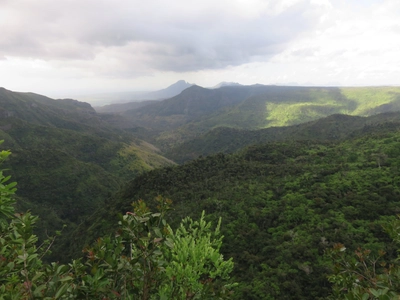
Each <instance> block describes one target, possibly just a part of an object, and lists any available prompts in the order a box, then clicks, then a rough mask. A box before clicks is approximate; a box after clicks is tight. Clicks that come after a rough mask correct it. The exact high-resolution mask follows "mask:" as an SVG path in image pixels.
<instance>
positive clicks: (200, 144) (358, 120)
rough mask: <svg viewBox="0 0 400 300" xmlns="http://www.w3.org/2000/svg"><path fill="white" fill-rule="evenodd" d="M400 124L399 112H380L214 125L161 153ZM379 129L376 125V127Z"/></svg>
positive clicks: (189, 155) (210, 150)
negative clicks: (253, 125)
mask: <svg viewBox="0 0 400 300" xmlns="http://www.w3.org/2000/svg"><path fill="white" fill-rule="evenodd" d="M383 124H391V125H390V126H400V125H399V124H400V113H399V112H392V113H382V114H378V115H373V116H370V117H358V116H349V115H339V114H335V115H331V116H328V117H326V118H321V119H318V120H315V121H310V122H307V123H302V124H299V125H292V126H285V127H269V128H265V129H259V130H246V129H239V128H232V127H217V128H215V129H213V130H210V131H209V132H207V133H205V134H203V135H201V136H199V137H197V138H195V139H193V140H189V141H186V142H184V143H182V144H178V145H177V146H175V147H172V148H171V149H169V150H168V151H166V152H165V153H164V155H165V156H166V157H168V158H170V159H172V160H174V161H175V162H177V163H183V162H185V161H188V160H191V159H195V158H197V157H199V156H207V155H211V154H215V153H218V152H223V153H233V152H236V151H238V150H240V149H243V148H245V147H247V146H250V145H254V144H260V143H265V142H275V141H294V140H319V141H335V140H341V139H344V138H346V137H349V136H356V135H359V134H362V133H363V132H365V131H369V130H374V129H375V128H377V127H376V125H383ZM378 130H379V129H378Z"/></svg>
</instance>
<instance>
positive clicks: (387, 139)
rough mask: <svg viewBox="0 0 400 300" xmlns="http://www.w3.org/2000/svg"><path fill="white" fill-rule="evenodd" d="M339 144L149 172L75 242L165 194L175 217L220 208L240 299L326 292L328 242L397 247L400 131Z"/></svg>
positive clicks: (299, 144) (386, 129)
mask: <svg viewBox="0 0 400 300" xmlns="http://www.w3.org/2000/svg"><path fill="white" fill-rule="evenodd" d="M371 128H373V129H372V130H367V131H366V132H365V133H364V134H357V137H352V138H349V139H347V140H344V141H340V142H336V143H327V142H315V141H314V142H313V141H294V142H289V141H288V142H280V143H267V144H263V145H258V146H252V147H250V148H248V149H246V150H244V151H241V152H239V153H237V154H232V155H226V154H218V155H214V156H209V157H206V158H199V159H197V160H194V161H192V162H189V163H187V164H185V165H181V166H175V167H168V168H162V169H157V170H153V171H150V172H147V173H145V174H143V175H141V176H139V177H137V178H135V179H134V180H133V181H132V182H130V183H129V184H128V185H127V186H126V187H125V188H124V189H123V190H121V191H120V192H119V193H118V194H117V195H116V196H115V197H114V198H113V200H112V201H109V202H108V203H107V205H106V206H105V207H104V208H103V210H100V211H98V212H97V213H96V214H95V215H94V216H92V218H91V219H89V220H87V221H86V223H85V224H82V226H81V227H80V228H78V229H77V230H76V231H75V233H74V239H73V240H72V241H71V243H72V244H74V245H79V244H80V243H82V239H84V238H87V237H88V236H90V237H92V238H94V237H96V236H98V235H101V234H102V233H104V232H107V230H110V229H109V228H110V227H111V225H110V224H112V221H111V220H113V219H114V218H115V217H116V215H117V214H118V213H122V212H126V211H129V210H130V203H131V202H132V201H134V200H138V199H143V200H145V201H146V202H148V203H150V204H151V203H153V199H154V197H156V196H157V195H163V196H164V197H168V198H171V199H172V200H173V202H174V210H173V211H172V212H171V214H170V218H171V223H174V222H177V221H178V220H180V219H181V218H182V217H184V216H187V215H189V216H193V217H198V216H199V215H200V213H201V211H202V210H205V211H206V213H207V214H208V217H209V218H210V219H212V220H214V221H215V220H217V218H218V217H219V216H222V220H223V223H222V232H223V234H224V235H225V238H224V247H223V252H224V254H225V255H226V256H227V257H233V258H234V261H235V271H234V272H235V276H236V280H237V281H238V282H239V288H238V290H237V292H236V294H235V298H236V299H325V297H326V296H327V295H328V294H329V293H330V284H329V283H328V281H327V275H328V274H330V273H331V266H330V262H329V260H328V259H327V258H326V257H324V252H325V250H326V249H328V248H331V247H332V245H333V244H334V243H343V244H344V245H345V246H346V247H347V248H348V249H349V250H348V251H350V252H351V251H352V250H354V249H356V248H357V247H367V248H369V249H372V250H374V249H378V248H384V249H385V250H386V252H387V256H388V257H394V256H396V251H395V250H394V249H395V248H394V245H393V244H391V243H390V242H389V241H390V239H389V238H388V236H387V235H386V234H385V233H384V231H383V229H382V227H381V225H380V224H381V222H382V221H383V220H387V219H391V218H394V216H395V215H396V214H397V213H398V212H399V207H400V200H399V199H400V197H399V196H400V189H399V186H400V150H399V149H400V133H399V130H398V129H399V127H398V125H396V126H390V123H388V124H383V125H376V126H372V127H371Z"/></svg>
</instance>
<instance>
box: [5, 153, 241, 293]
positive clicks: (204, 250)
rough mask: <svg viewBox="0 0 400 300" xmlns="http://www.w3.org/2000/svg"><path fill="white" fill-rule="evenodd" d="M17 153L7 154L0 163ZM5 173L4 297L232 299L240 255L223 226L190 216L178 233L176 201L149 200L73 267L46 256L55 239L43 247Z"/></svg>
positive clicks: (32, 222) (137, 204)
mask: <svg viewBox="0 0 400 300" xmlns="http://www.w3.org/2000/svg"><path fill="white" fill-rule="evenodd" d="M9 155H10V152H9V151H2V152H0V163H1V162H3V161H4V160H5V159H6V158H7V157H8V156H9ZM9 179H10V177H5V176H4V175H3V171H0V300H3V299H4V300H8V299H143V300H148V299H222V298H229V297H230V296H231V294H232V293H231V290H232V288H233V287H234V286H235V284H232V283H229V273H230V272H231V271H232V269H233V262H232V259H229V260H224V258H223V256H222V255H221V254H220V253H219V250H220V247H221V244H222V236H221V235H220V232H219V227H220V223H219V224H218V225H217V227H216V229H215V230H212V229H211V223H209V222H206V221H205V216H204V213H203V215H202V216H201V218H200V220H199V221H193V220H192V219H190V218H185V219H184V220H183V221H182V223H181V225H180V227H178V229H177V230H175V231H174V230H173V229H172V228H171V227H170V226H169V225H168V224H167V222H166V220H165V212H166V211H167V210H168V209H169V208H170V204H171V201H170V200H168V199H165V198H163V197H157V199H156V200H157V201H158V204H159V205H158V208H159V212H157V213H152V212H150V211H149V209H148V208H147V206H146V205H145V203H144V202H143V201H138V202H136V203H134V204H133V207H134V209H133V212H127V213H126V214H125V215H124V216H121V220H120V222H119V225H120V227H119V230H118V231H117V232H116V234H115V235H109V236H106V237H103V238H99V239H98V240H97V241H96V242H95V243H94V244H93V245H92V246H91V247H87V248H85V249H84V253H85V257H83V258H80V259H78V260H73V261H72V262H71V263H69V264H67V265H62V264H58V263H55V262H54V263H51V264H46V263H44V262H43V261H42V258H43V256H44V255H45V254H46V253H47V252H48V250H49V248H50V246H51V244H52V241H53V239H50V240H49V241H46V242H45V243H43V244H42V245H40V246H39V247H37V246H36V244H37V241H38V239H37V237H36V236H35V235H34V234H33V232H32V229H33V228H34V224H35V222H36V221H37V219H38V218H37V217H35V216H32V215H31V214H30V213H29V212H27V213H21V214H15V213H14V208H13V204H14V200H13V198H12V196H13V195H14V193H15V191H16V188H15V185H16V183H8V181H9Z"/></svg>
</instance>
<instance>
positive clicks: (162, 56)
mask: <svg viewBox="0 0 400 300" xmlns="http://www.w3.org/2000/svg"><path fill="white" fill-rule="evenodd" d="M0 29H1V34H0V86H3V87H5V88H7V89H11V90H14V91H33V92H36V93H40V94H44V95H47V96H50V97H55V98H59V97H71V96H74V95H79V94H90V93H103V92H114V91H133V90H155V89H161V88H164V87H166V86H168V85H170V84H172V83H174V82H176V81H177V80H180V79H184V80H186V81H188V82H190V83H196V84H198V85H201V86H205V87H208V86H214V85H216V84H217V83H219V82H221V81H232V82H239V83H242V84H254V83H261V84H298V85H345V86H356V85H357V86H358V85H400V1H399V0H387V1H384V0H381V1H378V0H376V1H375V0H308V1H303V0H271V1H270V0H200V1H199V0H196V1H192V0H140V1H138V0H63V1H56V0H0Z"/></svg>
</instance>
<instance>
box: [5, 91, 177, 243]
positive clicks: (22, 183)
mask: <svg viewBox="0 0 400 300" xmlns="http://www.w3.org/2000/svg"><path fill="white" fill-rule="evenodd" d="M0 116H1V118H0V138H1V139H4V140H5V142H4V144H3V145H2V148H3V149H10V150H12V152H13V154H12V159H10V160H9V161H8V162H7V165H6V167H9V168H10V169H11V174H12V176H13V178H14V179H15V180H17V181H18V182H19V186H18V197H19V201H18V206H19V208H20V209H21V210H26V209H30V210H32V211H33V213H35V214H37V215H39V216H40V222H41V223H39V229H38V234H39V236H40V237H45V235H46V232H47V233H48V234H50V233H51V232H54V230H59V229H61V227H62V226H63V224H67V225H68V227H67V229H66V230H67V231H68V230H70V229H71V230H72V228H73V227H74V226H75V225H76V224H79V222H80V221H81V220H82V219H84V218H85V216H88V215H91V214H92V213H93V212H94V211H95V210H96V209H97V208H98V207H99V206H101V205H103V203H104V201H106V199H107V198H108V197H110V196H111V195H112V194H113V193H114V192H116V191H118V189H119V188H120V187H121V186H122V185H123V184H124V183H125V182H126V181H127V180H130V179H132V178H134V177H135V176H137V175H138V174H140V173H142V172H144V171H147V170H150V169H152V168H154V167H159V166H163V165H169V164H172V162H171V161H168V160H167V159H165V158H164V157H162V156H160V155H159V154H158V152H157V150H156V148H155V147H154V146H152V145H150V144H148V143H147V142H144V141H142V140H139V139H137V138H135V136H134V135H133V134H132V133H131V132H128V131H122V130H120V129H116V128H114V127H113V126H112V125H110V122H109V120H108V119H107V118H106V117H107V116H104V117H102V116H99V115H98V114H96V112H95V111H94V110H93V108H92V107H91V106H90V105H89V104H87V103H82V102H78V101H75V100H68V99H66V100H57V101H56V100H53V99H50V98H47V97H44V96H40V95H36V94H32V93H15V92H11V91H7V90H5V89H0Z"/></svg>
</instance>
